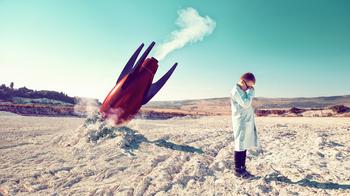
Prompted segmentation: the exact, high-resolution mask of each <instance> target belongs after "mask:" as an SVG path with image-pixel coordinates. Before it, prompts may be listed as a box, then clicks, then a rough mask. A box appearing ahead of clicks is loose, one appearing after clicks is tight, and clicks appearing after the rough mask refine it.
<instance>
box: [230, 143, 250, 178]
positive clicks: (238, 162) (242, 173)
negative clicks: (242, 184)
mask: <svg viewBox="0 0 350 196" xmlns="http://www.w3.org/2000/svg"><path fill="white" fill-rule="evenodd" d="M246 153H247V151H246V150H245V151H235V155H234V158H235V176H237V177H242V178H244V179H247V178H251V177H253V175H252V174H250V173H249V172H248V171H247V170H246V167H245V160H246Z"/></svg>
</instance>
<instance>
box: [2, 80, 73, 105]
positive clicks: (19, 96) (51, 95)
mask: <svg viewBox="0 0 350 196" xmlns="http://www.w3.org/2000/svg"><path fill="white" fill-rule="evenodd" d="M25 99H27V101H33V100H34V102H35V101H36V103H38V102H40V99H41V100H43V103H48V104H53V103H54V101H53V102H50V100H55V101H56V102H57V103H61V104H64V103H66V104H75V103H76V99H75V98H74V97H70V96H68V95H66V94H64V93H63V92H56V91H48V90H40V91H36V90H32V89H28V88H26V87H21V88H18V89H15V88H13V83H11V85H10V87H7V86H6V85H5V84H2V85H1V86H0V100H2V101H10V102H16V101H17V102H21V101H24V100H25Z"/></svg>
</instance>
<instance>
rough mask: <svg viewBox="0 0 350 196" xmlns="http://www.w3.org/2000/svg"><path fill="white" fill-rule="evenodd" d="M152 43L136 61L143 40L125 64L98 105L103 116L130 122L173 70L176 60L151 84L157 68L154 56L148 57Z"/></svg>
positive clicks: (116, 122)
mask: <svg viewBox="0 0 350 196" xmlns="http://www.w3.org/2000/svg"><path fill="white" fill-rule="evenodd" d="M154 45H155V42H152V43H151V45H150V46H148V48H147V49H146V51H145V52H144V53H143V54H142V56H141V57H140V58H139V60H138V61H137V62H136V59H137V57H138V55H139V53H140V52H141V50H142V48H143V46H144V44H143V43H142V44H141V45H140V46H139V48H138V49H137V50H136V51H135V53H134V54H133V55H132V56H131V58H130V59H129V61H128V62H127V63H126V65H125V67H124V69H123V71H122V72H121V74H120V76H119V78H118V80H117V83H116V85H115V86H114V87H113V88H112V90H111V91H110V92H109V94H108V95H107V97H106V98H105V100H104V101H103V103H102V106H101V107H100V110H99V111H100V113H101V114H102V117H103V118H104V119H106V118H108V119H112V120H113V121H114V123H115V124H121V123H124V122H127V121H130V120H131V119H132V118H133V116H134V115H135V114H136V113H137V112H138V111H139V110H140V108H141V106H142V105H144V104H146V103H147V102H149V101H150V100H151V99H152V97H153V96H154V95H155V94H157V92H158V91H159V90H160V89H161V88H162V87H163V85H164V84H165V83H166V81H167V80H168V79H169V77H170V76H171V74H172V73H173V72H174V70H175V68H176V66H177V63H175V64H174V65H173V66H172V67H171V69H170V70H169V71H168V72H167V73H166V74H165V75H164V76H163V77H161V78H160V79H159V80H158V81H157V82H155V83H153V84H152V81H153V77H154V75H155V73H156V72H157V69H158V60H157V59H155V58H154V57H151V58H147V55H148V54H149V52H150V51H151V50H152V48H153V46H154ZM146 58H147V59H146ZM135 62H136V64H135Z"/></svg>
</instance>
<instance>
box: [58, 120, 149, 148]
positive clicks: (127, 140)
mask: <svg viewBox="0 0 350 196" xmlns="http://www.w3.org/2000/svg"><path fill="white" fill-rule="evenodd" d="M108 140H111V141H108ZM142 141H147V139H146V138H145V137H144V136H143V135H141V134H139V133H138V132H136V131H135V130H133V129H131V128H129V127H126V126H115V125H114V124H112V123H111V122H109V121H105V120H103V119H102V117H101V116H100V115H99V114H94V115H92V116H90V117H88V118H86V119H85V121H84V122H83V124H82V125H81V126H80V127H79V128H78V129H77V130H76V131H75V132H74V133H73V134H72V133H66V134H61V135H60V136H58V137H56V138H55V139H54V140H53V144H56V145H60V146H64V147H74V148H78V149H88V148H92V147H94V146H97V145H103V143H105V142H107V143H113V147H114V148H115V147H117V148H120V149H122V150H124V151H125V152H128V153H131V151H132V149H133V148H134V147H135V146H137V145H139V144H140V142H142Z"/></svg>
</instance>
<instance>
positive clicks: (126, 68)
mask: <svg viewBox="0 0 350 196" xmlns="http://www.w3.org/2000/svg"><path fill="white" fill-rule="evenodd" d="M143 46H144V44H143V43H142V44H141V45H140V46H139V47H138V48H137V50H136V51H135V52H134V54H133V55H132V56H131V57H130V59H129V61H128V62H127V63H126V65H125V66H124V69H123V71H122V72H121V73H120V75H119V78H118V80H117V83H118V82H119V81H120V80H121V79H122V78H123V77H124V76H126V75H127V74H129V73H130V72H131V70H132V68H133V66H134V64H135V61H136V59H137V57H138V56H139V54H140V52H141V50H142V48H143Z"/></svg>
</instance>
